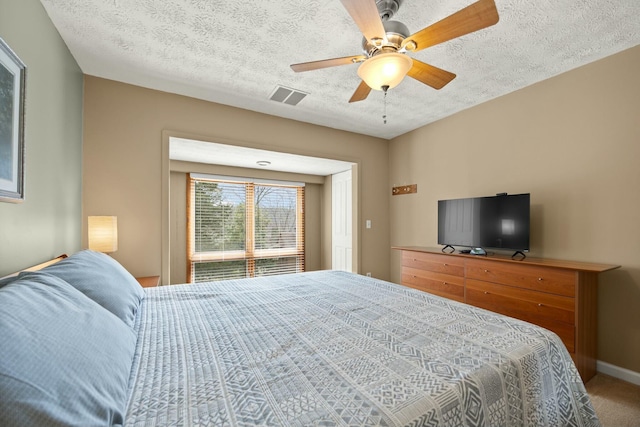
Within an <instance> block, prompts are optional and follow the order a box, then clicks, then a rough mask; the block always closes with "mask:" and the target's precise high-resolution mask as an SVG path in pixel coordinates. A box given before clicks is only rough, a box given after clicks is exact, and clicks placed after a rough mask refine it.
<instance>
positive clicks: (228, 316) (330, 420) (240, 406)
mask: <svg viewBox="0 0 640 427" xmlns="http://www.w3.org/2000/svg"><path fill="white" fill-rule="evenodd" d="M0 340H2V343H3V344H2V347H1V350H0V395H1V396H2V399H0V425H46V426H56V425H78V426H90V425H125V426H136V427H137V426H253V425H269V426H289V425H292V426H310V425H313V426H373V425H376V426H378V425H380V426H521V425H523V426H525V425H530V426H542V425H544V426H547V425H548V426H597V425H599V423H598V419H597V417H596V415H595V413H594V410H593V407H592V405H591V403H590V400H589V397H588V395H587V393H586V391H585V388H584V385H583V383H582V381H581V379H580V376H579V375H578V372H577V370H576V369H575V366H574V365H573V362H572V360H571V358H570V356H569V354H568V353H567V351H566V349H565V347H564V345H563V344H562V342H561V341H560V339H559V338H558V337H557V336H556V335H555V334H553V333H551V332H549V331H547V330H545V329H542V328H539V327H537V326H534V325H531V324H529V323H525V322H522V321H518V320H515V319H511V318H508V317H505V316H501V315H498V314H495V313H492V312H488V311H484V310H481V309H478V308H475V307H471V306H468V305H465V304H461V303H457V302H454V301H451V300H448V299H444V298H440V297H436V296H433V295H430V294H428V293H424V292H420V291H417V290H414V289H410V288H406V287H403V286H400V285H396V284H392V283H388V282H385V281H382V280H376V279H372V278H368V277H363V276H360V275H357V274H352V273H346V272H338V271H318V272H307V273H301V274H295V275H287V276H272V277H265V278H256V279H244V280H229V281H222V282H211V283H201V284H191V285H190V284H185V285H173V286H165V287H158V288H147V289H143V288H141V287H140V286H139V285H138V284H137V282H136V281H135V279H134V278H133V277H131V275H130V274H129V273H128V272H126V270H125V269H124V268H122V266H120V265H119V264H118V263H117V262H116V261H114V260H113V259H112V258H110V257H108V256H106V255H103V254H100V253H96V252H92V251H81V252H79V253H77V254H74V255H72V256H70V257H68V258H66V259H63V260H62V261H60V262H58V263H55V264H53V265H51V266H48V267H46V268H44V269H43V270H40V271H38V272H23V273H21V274H20V275H18V276H17V277H14V278H11V279H5V280H4V281H0Z"/></svg>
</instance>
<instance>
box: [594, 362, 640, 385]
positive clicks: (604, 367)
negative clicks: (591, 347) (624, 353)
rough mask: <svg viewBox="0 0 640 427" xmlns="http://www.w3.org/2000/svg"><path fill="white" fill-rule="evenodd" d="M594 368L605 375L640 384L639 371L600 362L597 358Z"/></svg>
mask: <svg viewBox="0 0 640 427" xmlns="http://www.w3.org/2000/svg"><path fill="white" fill-rule="evenodd" d="M596 370H597V371H598V372H601V373H603V374H605V375H610V376H612V377H615V378H618V379H621V380H623V381H626V382H628V383H631V384H635V385H640V372H635V371H632V370H630V369H626V368H621V367H619V366H616V365H612V364H611V363H607V362H602V361H600V360H598V361H597V362H596Z"/></svg>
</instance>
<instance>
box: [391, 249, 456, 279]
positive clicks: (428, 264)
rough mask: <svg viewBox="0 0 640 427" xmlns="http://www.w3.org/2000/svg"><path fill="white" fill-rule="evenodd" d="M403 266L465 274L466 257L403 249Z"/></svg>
mask: <svg viewBox="0 0 640 427" xmlns="http://www.w3.org/2000/svg"><path fill="white" fill-rule="evenodd" d="M402 266H403V267H411V268H417V269H420V270H427V271H433V272H436V273H445V274H451V275H454V276H460V277H462V276H464V258H456V257H452V256H450V255H444V254H443V255H439V254H429V253H424V252H413V251H403V252H402Z"/></svg>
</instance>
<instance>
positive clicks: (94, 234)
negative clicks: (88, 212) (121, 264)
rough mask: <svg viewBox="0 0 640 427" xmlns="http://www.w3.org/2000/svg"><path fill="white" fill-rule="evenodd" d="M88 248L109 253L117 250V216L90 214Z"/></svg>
mask: <svg viewBox="0 0 640 427" xmlns="http://www.w3.org/2000/svg"><path fill="white" fill-rule="evenodd" d="M88 228H89V249H91V250H94V251H98V252H104V253H107V254H108V253H111V252H115V251H117V250H118V217H117V216H90V217H89V222H88Z"/></svg>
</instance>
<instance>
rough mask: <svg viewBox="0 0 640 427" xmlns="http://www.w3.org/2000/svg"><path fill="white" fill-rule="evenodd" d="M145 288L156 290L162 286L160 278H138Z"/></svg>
mask: <svg viewBox="0 0 640 427" xmlns="http://www.w3.org/2000/svg"><path fill="white" fill-rule="evenodd" d="M136 280H137V281H138V282H139V283H140V286H142V287H143V288H155V287H156V286H158V285H159V284H160V276H146V277H136Z"/></svg>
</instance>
